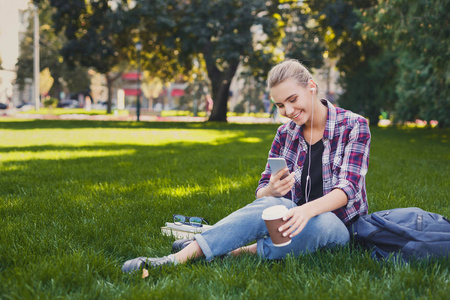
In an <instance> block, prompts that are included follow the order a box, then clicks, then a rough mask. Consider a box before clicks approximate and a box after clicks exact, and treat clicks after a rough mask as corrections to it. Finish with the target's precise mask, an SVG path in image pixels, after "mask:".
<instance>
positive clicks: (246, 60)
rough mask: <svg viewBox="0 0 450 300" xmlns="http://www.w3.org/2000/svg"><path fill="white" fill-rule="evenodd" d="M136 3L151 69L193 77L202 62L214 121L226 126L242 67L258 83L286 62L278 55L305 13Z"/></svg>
mask: <svg viewBox="0 0 450 300" xmlns="http://www.w3.org/2000/svg"><path fill="white" fill-rule="evenodd" d="M136 2H137V4H136V7H135V8H134V9H133V12H134V14H135V15H136V16H138V17H139V18H140V19H141V22H140V28H142V30H140V31H139V36H140V39H141V40H143V41H147V42H146V43H144V49H145V51H146V52H147V53H148V57H147V59H146V61H147V63H148V64H147V65H146V68H154V69H155V71H158V70H165V71H166V72H168V74H166V76H170V74H171V71H172V70H178V71H180V70H181V71H182V70H185V73H186V74H189V71H190V70H191V68H192V66H193V62H194V60H195V59H197V60H198V61H203V62H204V63H205V67H206V70H207V74H208V77H209V79H210V81H211V85H212V98H213V99H214V107H213V111H212V114H211V117H210V120H212V121H226V112H227V102H228V96H229V86H230V84H231V80H232V79H233V77H234V76H235V74H236V70H237V67H238V66H239V64H240V63H241V62H242V63H243V65H244V66H248V67H249V68H250V69H251V73H252V75H253V76H254V77H255V78H263V77H264V76H265V75H266V73H267V71H268V69H269V68H270V67H272V66H273V64H274V63H276V62H277V61H279V60H280V59H281V58H282V55H280V54H278V55H274V53H275V52H276V49H277V47H279V46H281V40H282V38H283V37H284V33H283V30H284V28H286V26H289V22H290V21H291V19H292V18H291V17H290V15H291V14H294V13H301V12H300V10H299V6H298V5H297V3H296V2H297V1H263V0H251V1H229V0H215V1H209V0H193V1H175V0H169V1H161V0H160V1H153V2H152V3H151V4H150V3H149V2H148V1H136ZM144 29H145V30H144ZM297 38H298V37H297ZM161 65H164V68H161ZM180 66H181V67H183V69H180V68H179V67H180ZM159 72H161V71H159ZM162 76H164V74H162ZM172 76H173V75H172Z"/></svg>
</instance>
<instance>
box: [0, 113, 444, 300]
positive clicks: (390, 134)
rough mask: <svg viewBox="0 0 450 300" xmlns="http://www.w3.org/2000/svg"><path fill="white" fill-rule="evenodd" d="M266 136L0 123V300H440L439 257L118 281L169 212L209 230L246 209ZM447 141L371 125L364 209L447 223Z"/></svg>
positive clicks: (233, 130) (160, 273) (226, 127)
mask: <svg viewBox="0 0 450 300" xmlns="http://www.w3.org/2000/svg"><path fill="white" fill-rule="evenodd" d="M276 128H277V125H237V124H214V123H213V124H199V123H133V122H129V123H128V122H95V121H39V120H35V121H30V120H27V121H24V120H13V119H6V120H0V141H1V143H0V176H1V177H0V178H1V185H0V228H1V234H0V299H35V298H42V299H55V298H56V299H58V298H71V299H81V298H82V299H85V298H88V299H98V298H102V299H111V298H112V299H117V298H120V299H134V298H138V299H148V298H167V299H170V298H175V297H176V298H180V299H190V298H196V299H210V298H220V299H229V298H246V299H266V298H282V299H287V298H290V299H300V298H306V299H323V298H339V299H374V298H376V299H391V298H393V299H405V298H406V299H419V298H433V299H445V298H447V299H448V295H449V294H450V279H449V278H450V261H449V260H448V259H441V260H437V261H429V262H415V263H411V264H403V265H399V264H394V263H392V262H386V263H380V262H376V261H373V260H372V259H371V258H370V254H369V253H368V252H366V251H364V250H361V249H351V248H350V247H343V248H340V249H335V250H333V251H319V252H317V253H314V254H311V255H305V256H303V257H288V258H287V259H286V260H285V261H272V262H271V261H264V260H261V259H259V258H258V257H256V256H250V255H244V256H241V257H238V258H225V259H217V260H214V261H212V262H206V261H204V260H201V259H200V260H197V261H194V262H191V263H188V264H187V265H183V266H177V267H169V268H163V269H162V270H150V277H149V278H147V279H145V280H143V279H141V278H140V277H139V275H138V274H123V273H122V272H121V270H120V267H121V266H122V264H123V262H124V261H125V260H127V259H130V258H134V257H136V256H142V255H145V256H162V255H165V254H167V253H169V252H170V249H171V245H172V242H173V238H170V237H166V236H162V235H161V234H160V227H161V226H163V225H164V222H166V221H169V220H170V219H171V216H172V214H173V213H181V214H185V215H199V216H202V217H204V218H206V219H208V220H209V221H211V222H212V223H215V222H217V221H219V220H220V219H221V218H223V217H225V216H226V215H227V214H229V213H231V212H233V211H234V210H236V209H238V208H240V207H242V206H244V205H245V204H246V203H248V202H250V201H252V200H253V198H254V196H253V195H254V190H255V188H256V185H257V181H258V179H259V176H260V173H261V172H262V171H263V168H264V164H265V161H266V157H267V153H268V150H269V147H270V145H271V142H272V139H273V136H274V134H275V131H276ZM449 137H450V131H449V130H439V129H394V128H372V149H371V158H370V167H369V174H368V176H367V189H368V196H369V202H370V210H371V211H376V210H383V209H388V208H395V207H407V206H418V207H421V208H423V209H425V210H429V211H433V212H436V213H440V214H443V215H445V216H447V217H449V216H450V207H449V206H450V205H449V204H450V201H449V200H450V199H449V194H448V190H449V185H448V178H449V177H450V165H449V159H450V151H449V150H450V147H449Z"/></svg>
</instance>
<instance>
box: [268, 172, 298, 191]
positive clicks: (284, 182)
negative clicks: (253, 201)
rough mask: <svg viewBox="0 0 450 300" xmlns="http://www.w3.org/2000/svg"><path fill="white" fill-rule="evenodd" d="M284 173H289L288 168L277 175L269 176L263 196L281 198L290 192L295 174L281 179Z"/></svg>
mask: <svg viewBox="0 0 450 300" xmlns="http://www.w3.org/2000/svg"><path fill="white" fill-rule="evenodd" d="M286 172H288V173H289V169H288V168H284V169H282V170H280V171H279V172H278V173H277V174H275V175H273V174H272V176H270V181H269V184H268V185H267V186H266V187H265V191H264V192H265V193H264V194H265V196H274V197H282V196H284V195H286V194H287V193H288V192H289V191H290V190H292V188H293V187H294V183H295V178H294V177H295V173H291V174H289V175H288V176H286V177H285V178H283V179H281V177H282V176H283V175H284V174H285V173H286Z"/></svg>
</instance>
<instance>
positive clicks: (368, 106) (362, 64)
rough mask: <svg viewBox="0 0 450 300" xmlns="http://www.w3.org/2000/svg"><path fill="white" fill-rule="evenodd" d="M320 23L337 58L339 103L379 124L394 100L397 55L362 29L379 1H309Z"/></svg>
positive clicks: (322, 31)
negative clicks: (367, 16)
mask: <svg viewBox="0 0 450 300" xmlns="http://www.w3.org/2000/svg"><path fill="white" fill-rule="evenodd" d="M308 3H309V5H310V8H311V10H312V14H313V16H314V17H315V19H316V20H317V22H318V23H319V27H320V29H319V31H320V32H321V35H322V37H323V39H324V41H325V44H326V48H327V53H328V55H329V57H331V58H337V59H338V61H337V64H336V67H337V68H338V70H339V72H340V83H341V85H342V87H343V88H344V93H343V94H342V95H341V96H340V97H339V99H338V102H339V105H341V106H343V107H345V108H348V109H351V110H352V111H354V112H357V113H360V114H362V115H364V116H366V117H368V118H369V120H370V123H371V124H374V125H376V124H377V123H378V117H379V115H380V112H381V110H384V109H390V108H392V107H393V102H394V101H395V98H396V96H395V79H394V77H395V71H396V68H395V66H394V67H392V64H390V63H391V62H392V61H393V60H394V59H395V57H392V55H389V53H388V52H389V51H387V52H386V53H385V46H384V45H381V44H379V43H376V42H375V41H373V40H372V39H369V38H367V36H365V35H364V30H363V28H361V25H360V24H361V23H362V22H363V21H362V19H363V18H362V16H361V13H360V12H364V11H366V10H368V9H370V8H372V7H374V6H375V5H376V4H377V1H376V0H358V1H352V0H331V1H318V0H311V1H309V2H308Z"/></svg>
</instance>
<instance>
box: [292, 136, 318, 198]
mask: <svg viewBox="0 0 450 300" xmlns="http://www.w3.org/2000/svg"><path fill="white" fill-rule="evenodd" d="M306 144H307V145H308V151H309V144H308V143H306ZM323 149H324V146H323V142H322V140H320V141H318V142H317V143H315V144H314V145H312V146H311V169H310V174H309V177H310V180H309V182H310V183H309V184H308V185H310V188H308V191H309V190H311V192H310V193H309V197H308V201H312V200H315V199H317V198H320V197H322V196H323V178H322V154H323ZM308 163H309V153H306V159H305V164H304V165H303V171H302V179H301V185H302V191H303V195H302V198H301V199H300V201H299V202H298V205H302V204H304V203H305V202H306V200H305V190H306V188H307V186H306V177H307V176H308Z"/></svg>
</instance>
